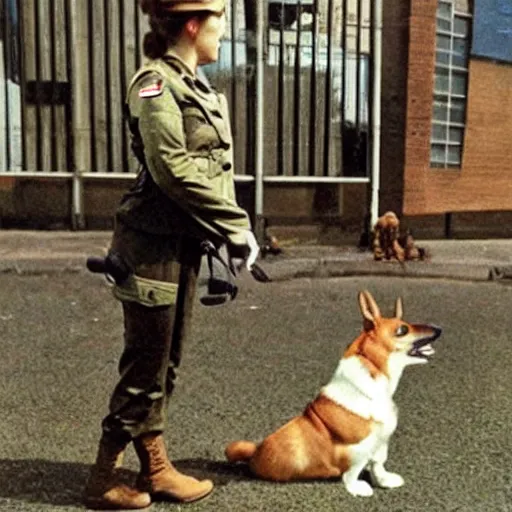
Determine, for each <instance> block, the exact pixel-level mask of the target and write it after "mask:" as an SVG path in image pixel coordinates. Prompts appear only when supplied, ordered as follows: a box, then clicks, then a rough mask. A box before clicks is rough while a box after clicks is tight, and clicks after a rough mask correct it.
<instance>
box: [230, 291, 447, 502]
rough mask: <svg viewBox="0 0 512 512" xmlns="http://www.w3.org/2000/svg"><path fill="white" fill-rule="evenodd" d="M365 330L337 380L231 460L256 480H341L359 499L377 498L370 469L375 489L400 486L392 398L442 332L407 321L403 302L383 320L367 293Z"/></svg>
mask: <svg viewBox="0 0 512 512" xmlns="http://www.w3.org/2000/svg"><path fill="white" fill-rule="evenodd" d="M359 306H360V309H361V313H362V316H363V331H362V333H361V334H360V335H359V336H358V337H357V338H356V339H355V340H354V341H353V342H352V343H351V344H350V345H349V347H348V348H347V349H346V351H345V353H344V354H343V356H342V358H341V360H340V362H339V364H338V367H337V369H336V371H335V372H334V375H333V376H332V379H331V381H330V382H329V383H328V384H327V385H326V386H324V387H323V388H322V389H321V390H320V393H319V394H318V396H317V397H316V398H315V399H314V400H313V401H312V402H311V403H310V404H308V406H307V407H306V409H305V410H304V412H303V413H302V414H301V415H300V416H296V417H295V418H293V419H292V420H290V421H289V422H288V423H286V424H285V425H284V426H282V427H281V428H280V429H278V430H277V431H276V432H274V433H273V434H271V435H269V436H268V437H267V438H265V439H264V440H263V441H262V442H261V443H260V444H259V445H257V444H256V443H253V442H250V441H235V442H233V443H230V444H229V445H228V446H227V447H226V457H227V459H228V460H229V461H231V462H238V461H245V462H248V463H249V467H250V469H251V471H252V473H254V474H255V475H256V476H258V477H260V478H263V479H267V480H273V481H277V482H285V481H290V480H301V479H320V478H335V477H340V476H341V477H342V480H343V483H344V485H345V488H346V489H347V491H348V492H349V493H350V494H352V495H353V496H371V495H372V494H373V488H372V486H371V485H370V484H368V483H367V482H366V481H364V480H361V479H360V478H359V477H360V473H361V471H362V470H363V469H365V468H366V469H368V471H369V474H370V477H371V482H372V484H373V485H374V486H378V487H383V488H392V487H400V486H401V485H403V483H404V480H403V478H402V477H401V476H400V475H398V474H396V473H390V472H388V471H387V470H386V469H385V467H384V464H385V462H386V460H387V457H388V443H389V439H390V437H391V435H392V434H393V432H394V431H395V428H396V426H397V407H396V405H395V403H394V402H393V394H394V392H395V390H396V388H397V386H398V382H399V380H400V377H401V376H402V372H403V370H404V368H405V367H406V366H409V365H417V364H423V363H426V362H427V361H428V357H429V356H430V355H432V354H433V353H434V349H433V348H432V346H431V345H430V343H431V342H433V341H434V340H435V339H437V338H438V337H439V335H440V334H441V329H440V328H439V327H436V326H434V325H429V324H408V323H406V322H404V321H403V320H402V301H401V299H400V298H399V299H397V301H396V310H395V316H394V317H393V318H383V317H382V316H381V313H380V310H379V307H378V306H377V304H376V302H375V300H374V298H373V297H372V296H371V294H370V293H369V292H367V291H363V292H361V293H360V294H359Z"/></svg>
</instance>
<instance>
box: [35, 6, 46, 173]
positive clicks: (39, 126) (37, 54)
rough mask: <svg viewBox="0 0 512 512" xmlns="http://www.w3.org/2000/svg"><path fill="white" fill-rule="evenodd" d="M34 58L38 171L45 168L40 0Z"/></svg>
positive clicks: (37, 8)
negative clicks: (41, 87) (40, 91)
mask: <svg viewBox="0 0 512 512" xmlns="http://www.w3.org/2000/svg"><path fill="white" fill-rule="evenodd" d="M33 5H34V40H35V41H34V59H35V64H36V65H35V68H36V77H35V78H36V79H35V102H36V137H35V138H36V155H37V157H36V171H42V170H44V169H43V136H42V113H41V96H40V94H39V86H40V84H41V66H42V62H43V59H42V57H41V31H40V29H39V23H40V22H41V19H40V18H41V13H40V10H39V0H34V4H33Z"/></svg>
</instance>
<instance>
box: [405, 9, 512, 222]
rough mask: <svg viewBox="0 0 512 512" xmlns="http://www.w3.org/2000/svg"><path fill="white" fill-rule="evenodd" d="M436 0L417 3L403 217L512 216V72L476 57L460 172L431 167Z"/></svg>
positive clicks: (413, 20)
mask: <svg viewBox="0 0 512 512" xmlns="http://www.w3.org/2000/svg"><path fill="white" fill-rule="evenodd" d="M436 6H437V0H411V16H410V26H409V65H408V71H409V73H408V79H407V115H406V147H405V162H404V197H403V213H405V214H408V215H421V214H439V213H445V212H464V211H493V210H512V176H511V171H512V144H511V143H510V141H511V140H512V66H511V65H506V64H498V63H494V62H487V61H481V60H476V59H472V60H471V61H470V66H469V89H468V106H467V108H468V110H467V124H466V133H465V139H464V152H463V160H462V166H461V168H460V169H431V168H430V164H429V161H430V130H431V120H432V119H431V116H432V101H433V87H434V66H435V15H436Z"/></svg>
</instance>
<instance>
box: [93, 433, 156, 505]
mask: <svg viewBox="0 0 512 512" xmlns="http://www.w3.org/2000/svg"><path fill="white" fill-rule="evenodd" d="M125 447H126V444H125V443H122V444H120V443H118V442H116V441H114V440H112V439H109V438H108V437H107V436H105V435H103V436H102V438H101V440H100V444H99V447H98V455H97V457H96V463H95V464H94V466H93V467H92V469H91V474H90V476H89V480H88V481H87V484H86V487H85V493H84V503H85V505H86V506H87V507H88V508H91V509H94V510H119V509H125V510H138V509H141V508H146V507H149V505H151V496H150V495H149V494H148V493H147V492H142V491H140V490H138V489H135V488H132V487H129V486H128V485H125V484H122V483H119V482H118V481H117V478H116V468H119V467H120V466H121V461H122V456H123V453H124V448H125Z"/></svg>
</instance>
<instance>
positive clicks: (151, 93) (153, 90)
mask: <svg viewBox="0 0 512 512" xmlns="http://www.w3.org/2000/svg"><path fill="white" fill-rule="evenodd" d="M163 90H164V84H163V82H162V81H161V80H160V81H159V82H157V83H156V84H151V85H148V86H147V87H143V88H142V89H141V90H140V91H139V98H154V97H155V96H160V94H162V91H163Z"/></svg>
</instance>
